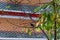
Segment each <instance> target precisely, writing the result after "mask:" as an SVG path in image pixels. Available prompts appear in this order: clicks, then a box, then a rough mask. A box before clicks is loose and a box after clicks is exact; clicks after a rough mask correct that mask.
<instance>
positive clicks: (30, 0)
mask: <svg viewBox="0 0 60 40" xmlns="http://www.w3.org/2000/svg"><path fill="white" fill-rule="evenodd" d="M14 1H15V0H14ZM50 1H51V0H23V1H21V0H17V2H20V3H19V4H28V5H40V4H39V3H46V2H50ZM1 2H10V1H9V0H1ZM10 3H12V2H10Z"/></svg>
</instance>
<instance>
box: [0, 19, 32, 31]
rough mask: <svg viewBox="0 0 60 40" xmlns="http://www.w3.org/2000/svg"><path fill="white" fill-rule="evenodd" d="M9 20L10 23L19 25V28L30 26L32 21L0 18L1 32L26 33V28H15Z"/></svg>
mask: <svg viewBox="0 0 60 40" xmlns="http://www.w3.org/2000/svg"><path fill="white" fill-rule="evenodd" d="M7 20H9V22H11V23H13V24H15V25H18V26H20V27H21V26H23V27H24V26H26V27H27V26H29V25H30V24H29V23H30V22H31V21H28V20H21V19H5V18H0V31H17V32H20V31H26V29H25V28H20V27H18V26H15V25H13V24H11V23H9V22H8V21H7Z"/></svg>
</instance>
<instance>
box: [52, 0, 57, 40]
mask: <svg viewBox="0 0 60 40" xmlns="http://www.w3.org/2000/svg"><path fill="white" fill-rule="evenodd" d="M53 6H54V14H55V22H54V40H57V38H56V37H57V32H56V24H57V21H56V20H57V14H56V13H57V11H56V3H55V0H53Z"/></svg>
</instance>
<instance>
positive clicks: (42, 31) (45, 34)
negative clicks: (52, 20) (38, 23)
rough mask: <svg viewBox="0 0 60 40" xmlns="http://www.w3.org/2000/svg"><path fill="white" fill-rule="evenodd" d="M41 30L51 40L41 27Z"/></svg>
mask: <svg viewBox="0 0 60 40" xmlns="http://www.w3.org/2000/svg"><path fill="white" fill-rule="evenodd" d="M40 29H41V30H42V32H43V33H44V34H45V36H46V38H47V39H48V40H49V37H48V35H47V34H46V33H45V31H44V30H43V29H42V28H41V27H40Z"/></svg>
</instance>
